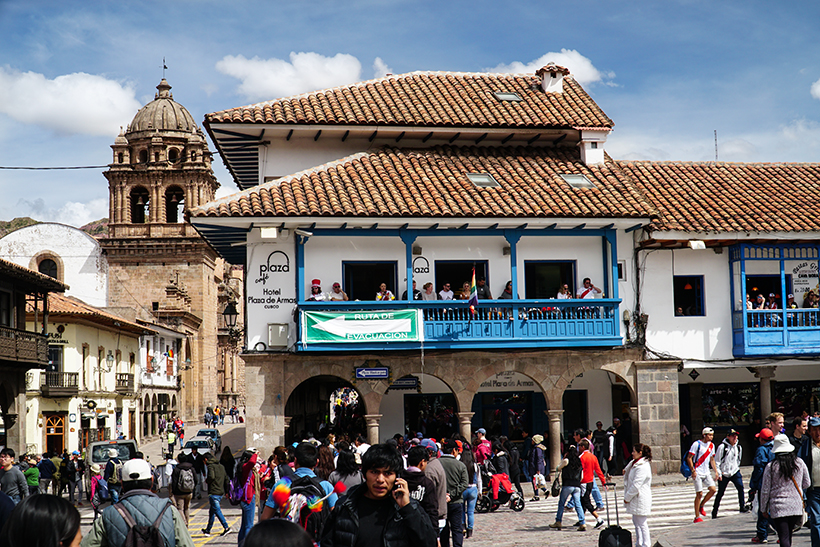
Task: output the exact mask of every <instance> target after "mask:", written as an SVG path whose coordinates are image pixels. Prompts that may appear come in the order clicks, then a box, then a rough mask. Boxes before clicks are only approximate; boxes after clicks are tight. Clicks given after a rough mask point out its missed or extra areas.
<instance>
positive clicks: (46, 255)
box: [29, 250, 65, 282]
mask: <svg viewBox="0 0 820 547" xmlns="http://www.w3.org/2000/svg"><path fill="white" fill-rule="evenodd" d="M48 260H50V261H52V262H53V263H54V265H55V266H56V274H55V275H51V274H50V273H47V272H44V271H42V269H41V266H44V263H45V262H46V261H48ZM29 269H30V270H34V271H35V272H40V273H42V274H45V275H51V277H53V278H54V279H56V280H57V281H61V282H62V281H63V280H64V279H65V264H64V263H63V259H62V258H60V255H58V254H57V253H55V252H53V251H48V250H46V251H40V252H39V253H37V254H36V255H34V256H33V257H31V260H30V261H29Z"/></svg>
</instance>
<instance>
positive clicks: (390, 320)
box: [302, 310, 423, 344]
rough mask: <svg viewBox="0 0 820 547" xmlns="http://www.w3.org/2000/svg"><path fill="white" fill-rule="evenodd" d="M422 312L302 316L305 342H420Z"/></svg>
mask: <svg viewBox="0 0 820 547" xmlns="http://www.w3.org/2000/svg"><path fill="white" fill-rule="evenodd" d="M421 324H422V321H421V310H392V311H366V312H364V311H362V312H323V311H305V312H302V341H303V342H304V343H306V344H315V343H320V342H345V343H356V342H419V341H421V340H422V336H423V333H422V329H421V328H420V325H421Z"/></svg>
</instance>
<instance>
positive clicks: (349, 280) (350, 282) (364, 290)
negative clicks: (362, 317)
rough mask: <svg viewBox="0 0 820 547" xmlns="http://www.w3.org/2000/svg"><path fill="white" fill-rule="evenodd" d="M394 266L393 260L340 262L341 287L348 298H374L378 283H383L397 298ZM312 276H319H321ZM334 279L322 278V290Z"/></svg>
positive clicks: (399, 292) (328, 288) (334, 280)
mask: <svg viewBox="0 0 820 547" xmlns="http://www.w3.org/2000/svg"><path fill="white" fill-rule="evenodd" d="M396 268H397V265H396V262H395V261H384V262H382V261H378V262H376V261H374V262H365V261H351V262H342V276H343V277H344V282H343V283H342V287H343V288H344V290H345V292H346V293H347V295H348V297H349V298H350V300H376V293H377V292H379V285H381V284H382V283H385V284H386V285H387V288H388V290H390V291H391V292H392V293H393V294H394V295H396V298H398V295H400V294H401V291H399V290H398V287H397V282H398V280H397V276H396ZM314 277H319V278H321V277H322V276H321V275H317V276H314ZM311 279H313V277H311ZM336 281H337V280H336V279H322V290H323V291H325V292H327V291H328V290H330V287H332V285H333V283H334V282H336ZM308 288H309V287H308Z"/></svg>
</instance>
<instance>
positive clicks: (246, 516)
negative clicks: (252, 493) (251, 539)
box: [239, 501, 254, 545]
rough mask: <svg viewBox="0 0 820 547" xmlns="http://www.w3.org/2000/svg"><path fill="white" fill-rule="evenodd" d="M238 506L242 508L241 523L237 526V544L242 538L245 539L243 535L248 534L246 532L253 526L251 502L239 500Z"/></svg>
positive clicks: (240, 543) (240, 542)
mask: <svg viewBox="0 0 820 547" xmlns="http://www.w3.org/2000/svg"><path fill="white" fill-rule="evenodd" d="M239 506H240V507H241V508H242V525H241V526H240V528H239V545H242V540H244V539H245V536H246V535H248V532H250V531H251V528H253V516H254V514H253V507H254V505H253V503H245V502H244V501H240V502H239Z"/></svg>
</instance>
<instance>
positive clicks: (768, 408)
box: [754, 367, 777, 421]
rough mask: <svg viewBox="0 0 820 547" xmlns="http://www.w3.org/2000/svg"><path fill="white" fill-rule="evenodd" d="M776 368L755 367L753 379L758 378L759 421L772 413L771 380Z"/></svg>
mask: <svg viewBox="0 0 820 547" xmlns="http://www.w3.org/2000/svg"><path fill="white" fill-rule="evenodd" d="M775 370H777V367H755V369H754V372H755V378H760V419H761V420H762V421H765V420H766V416H768V415H769V414H771V413H772V378H774V373H775Z"/></svg>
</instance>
